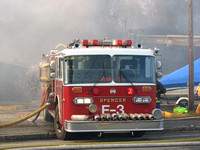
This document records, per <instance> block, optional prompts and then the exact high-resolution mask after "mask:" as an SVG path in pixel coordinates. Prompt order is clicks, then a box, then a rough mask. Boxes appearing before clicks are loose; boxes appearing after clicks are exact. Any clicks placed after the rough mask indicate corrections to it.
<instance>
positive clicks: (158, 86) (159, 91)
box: [156, 79, 166, 109]
mask: <svg viewBox="0 0 200 150" xmlns="http://www.w3.org/2000/svg"><path fill="white" fill-rule="evenodd" d="M165 93H166V89H165V87H164V86H163V85H162V83H160V82H159V81H158V80H157V79H156V107H157V108H159V109H160V99H161V97H160V95H161V94H165Z"/></svg>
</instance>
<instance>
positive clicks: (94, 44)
mask: <svg viewBox="0 0 200 150" xmlns="http://www.w3.org/2000/svg"><path fill="white" fill-rule="evenodd" d="M90 43H91V45H93V46H97V45H98V44H99V41H98V40H91V42H90Z"/></svg>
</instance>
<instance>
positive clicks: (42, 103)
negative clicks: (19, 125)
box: [32, 82, 51, 122]
mask: <svg viewBox="0 0 200 150" xmlns="http://www.w3.org/2000/svg"><path fill="white" fill-rule="evenodd" d="M50 85H51V82H49V84H48V85H47V89H46V91H45V94H44V96H43V99H42V102H41V105H40V107H42V106H43V105H44V102H45V98H46V96H47V91H48V89H49V87H50ZM39 115H40V112H38V114H37V116H36V117H35V119H33V120H32V122H35V121H36V120H37V118H38V117H39Z"/></svg>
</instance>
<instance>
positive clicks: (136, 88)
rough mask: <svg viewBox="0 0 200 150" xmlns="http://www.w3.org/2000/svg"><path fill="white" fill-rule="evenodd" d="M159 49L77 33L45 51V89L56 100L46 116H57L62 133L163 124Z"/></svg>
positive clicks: (134, 130)
mask: <svg viewBox="0 0 200 150" xmlns="http://www.w3.org/2000/svg"><path fill="white" fill-rule="evenodd" d="M59 46H64V49H63V50H58V47H59ZM158 51H159V49H157V48H155V49H151V48H147V49H144V48H142V47H141V45H139V46H138V47H137V48H135V47H133V46H132V41H131V40H111V39H109V38H105V39H103V40H82V41H80V40H79V39H76V40H74V42H72V43H71V44H69V46H66V45H64V44H59V45H57V46H56V48H55V49H53V50H51V51H50V54H49V55H43V61H42V62H41V63H40V69H39V76H40V81H41V92H42V94H41V95H42V99H43V100H45V102H51V103H52V106H50V107H48V108H47V109H45V110H44V119H45V120H46V121H53V122H54V128H55V132H56V135H57V138H58V139H69V138H70V137H71V135H72V134H73V133H81V132H93V133H99V135H101V134H102V133H108V132H116V133H117V132H130V134H131V135H134V136H142V135H143V134H144V133H145V132H146V131H161V130H163V120H162V118H161V117H162V112H161V110H160V109H158V108H156V78H157V76H160V75H161V74H162V73H161V71H160V68H161V63H160V60H158V61H156V55H158Z"/></svg>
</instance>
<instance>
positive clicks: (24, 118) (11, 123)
mask: <svg viewBox="0 0 200 150" xmlns="http://www.w3.org/2000/svg"><path fill="white" fill-rule="evenodd" d="M50 85H51V82H50V83H49V84H48V85H47V89H46V90H45V94H44V97H43V100H42V102H41V105H40V108H38V109H37V110H36V111H34V112H32V113H30V114H29V115H27V116H25V117H23V118H20V119H18V120H15V121H11V122H8V123H2V124H0V128H2V127H8V126H12V125H15V124H18V123H21V122H23V121H25V120H27V119H29V118H31V117H33V116H34V115H36V114H37V116H36V117H35V119H34V120H33V122H34V121H35V120H37V118H38V117H39V115H40V112H41V111H42V110H44V109H45V108H47V107H49V106H51V103H46V104H44V102H45V98H46V95H47V91H48V89H49V87H50Z"/></svg>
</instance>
